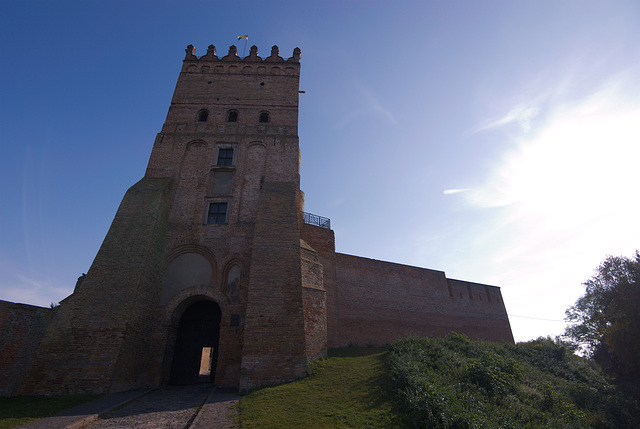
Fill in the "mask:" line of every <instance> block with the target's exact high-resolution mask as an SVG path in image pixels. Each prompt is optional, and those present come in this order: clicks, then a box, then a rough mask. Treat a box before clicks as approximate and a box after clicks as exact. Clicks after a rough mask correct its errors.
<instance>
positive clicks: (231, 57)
mask: <svg viewBox="0 0 640 429" xmlns="http://www.w3.org/2000/svg"><path fill="white" fill-rule="evenodd" d="M279 51H280V50H279V48H278V46H276V45H274V46H273V47H272V48H271V55H269V56H268V57H266V58H264V59H263V58H261V57H260V56H258V47H257V46H255V45H253V46H252V47H251V48H250V50H249V55H247V56H246V57H244V58H242V57H240V56H238V48H236V47H235V46H234V45H231V46H229V53H228V54H227V55H225V56H223V57H221V58H220V57H218V55H217V53H216V47H215V46H213V45H209V47H208V48H207V53H206V54H205V55H203V56H201V57H200V58H198V57H197V56H196V48H195V47H194V46H193V45H189V46H187V48H186V49H185V52H186V55H185V58H184V62H183V66H182V71H183V72H189V71H192V72H195V71H201V67H198V66H203V65H204V63H209V62H211V63H229V62H239V63H243V64H246V63H262V65H266V64H264V63H285V64H286V65H287V66H289V67H290V66H291V65H294V64H295V65H298V67H299V66H300V52H301V51H300V48H295V49H294V50H293V56H292V57H290V58H289V59H287V60H285V59H284V58H282V57H281V56H280V52H279ZM218 69H219V70H222V68H221V67H219V68H216V67H210V68H209V69H208V70H207V71H210V72H215V71H216V70H218Z"/></svg>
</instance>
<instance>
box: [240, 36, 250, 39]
mask: <svg viewBox="0 0 640 429" xmlns="http://www.w3.org/2000/svg"><path fill="white" fill-rule="evenodd" d="M248 38H249V36H238V40H240V39H244V40H247V39H248Z"/></svg>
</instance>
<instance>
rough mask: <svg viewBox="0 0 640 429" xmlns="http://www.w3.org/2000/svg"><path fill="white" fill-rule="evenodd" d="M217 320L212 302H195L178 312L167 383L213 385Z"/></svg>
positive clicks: (218, 319) (218, 310)
mask: <svg viewBox="0 0 640 429" xmlns="http://www.w3.org/2000/svg"><path fill="white" fill-rule="evenodd" d="M220 317H221V312H220V306H219V305H218V304H216V303H215V302H213V301H198V302H196V303H195V304H192V305H191V306H189V307H188V308H187V309H186V310H185V312H184V313H182V317H180V324H179V325H178V335H177V337H176V344H175V347H174V352H173V362H172V364H171V378H170V380H169V383H170V384H195V383H197V382H198V381H203V382H210V383H213V381H214V380H215V374H216V365H217V362H218V343H219V339H220Z"/></svg>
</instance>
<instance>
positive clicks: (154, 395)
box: [87, 384, 232, 429]
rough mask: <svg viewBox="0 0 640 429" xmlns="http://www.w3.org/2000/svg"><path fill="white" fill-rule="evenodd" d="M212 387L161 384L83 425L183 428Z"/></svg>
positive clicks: (189, 422) (94, 427)
mask: <svg viewBox="0 0 640 429" xmlns="http://www.w3.org/2000/svg"><path fill="white" fill-rule="evenodd" d="M212 391H213V387H212V386H211V385H210V384H195V385H192V386H168V387H163V388H162V389H158V390H155V391H153V392H151V393H150V394H148V395H145V396H143V397H141V398H139V399H137V400H135V401H132V402H131V403H129V404H127V405H125V406H124V407H122V408H120V409H117V410H115V411H113V412H112V413H110V414H109V415H107V416H105V417H103V418H102V419H100V420H98V421H96V422H94V423H92V424H90V425H89V426H87V427H88V428H92V429H96V428H112V429H113V428H122V429H124V428H127V429H130V428H136V429H155V428H158V429H160V428H163V429H165V428H166V429H169V428H171V429H174V428H175V429H184V428H187V427H189V425H190V424H191V423H192V422H193V420H194V418H195V417H196V415H197V413H198V411H199V410H200V407H201V406H203V405H204V404H205V401H206V400H207V398H208V397H209V395H210V394H211V392H212ZM213 396H215V394H214V395H213ZM213 423H214V422H211V424H213ZM210 427H225V426H222V425H216V426H210ZM226 427H232V426H226Z"/></svg>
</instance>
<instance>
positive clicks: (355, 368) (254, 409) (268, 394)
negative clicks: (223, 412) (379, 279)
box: [240, 348, 399, 429]
mask: <svg viewBox="0 0 640 429" xmlns="http://www.w3.org/2000/svg"><path fill="white" fill-rule="evenodd" d="M329 355H330V358H329V359H324V360H320V361H316V362H314V364H313V365H312V366H311V368H310V372H311V375H310V376H309V377H308V378H305V379H303V380H299V381H296V382H294V383H289V384H284V385H281V386H277V387H271V388H265V389H260V390H256V391H254V392H251V393H250V394H249V395H247V396H245V397H244V398H242V401H241V402H240V420H241V422H242V427H243V429H244V428H279V427H300V428H302V427H305V428H336V427H340V428H349V427H351V428H364V427H369V428H392V427H398V426H399V420H398V417H397V414H396V413H395V412H394V402H393V400H392V398H391V394H390V389H389V378H388V375H387V369H386V355H387V353H386V349H355V348H347V349H338V350H331V351H330V353H329Z"/></svg>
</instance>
